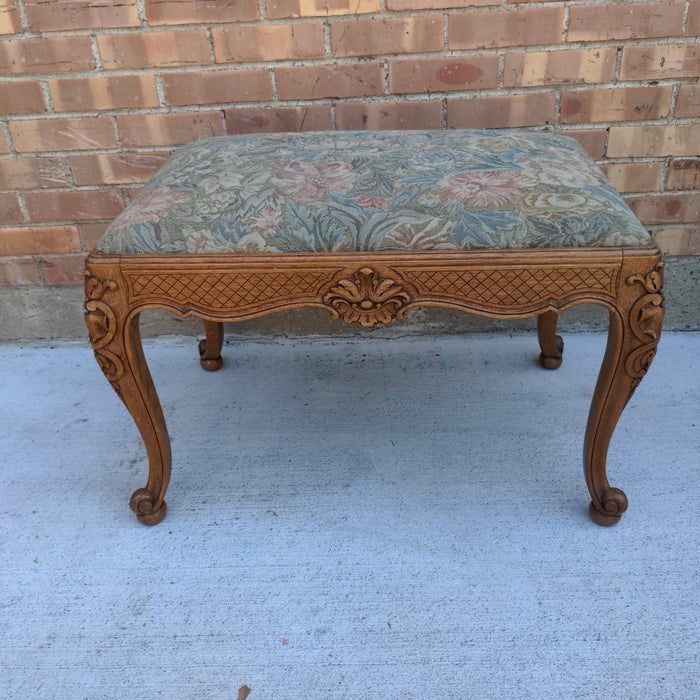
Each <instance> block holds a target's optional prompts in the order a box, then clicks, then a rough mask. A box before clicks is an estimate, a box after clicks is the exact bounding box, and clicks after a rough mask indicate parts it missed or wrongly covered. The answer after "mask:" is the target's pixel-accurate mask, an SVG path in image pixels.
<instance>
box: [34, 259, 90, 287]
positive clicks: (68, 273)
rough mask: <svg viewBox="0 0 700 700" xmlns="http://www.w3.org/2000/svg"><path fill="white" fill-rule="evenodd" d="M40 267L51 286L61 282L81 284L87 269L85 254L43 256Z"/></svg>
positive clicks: (45, 280) (45, 279)
mask: <svg viewBox="0 0 700 700" xmlns="http://www.w3.org/2000/svg"><path fill="white" fill-rule="evenodd" d="M39 267H40V268H41V272H42V274H43V275H44V282H45V283H46V284H47V285H49V286H54V285H59V284H79V283H81V282H82V281H83V279H84V278H83V270H84V269H85V256H84V255H67V256H64V257H61V258H43V259H42V260H40V261H39Z"/></svg>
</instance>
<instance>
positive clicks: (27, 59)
mask: <svg viewBox="0 0 700 700" xmlns="http://www.w3.org/2000/svg"><path fill="white" fill-rule="evenodd" d="M94 67H95V58H94V57H93V55H92V46H91V44H90V37H88V36H71V37H52V38H50V39H10V40H8V41H3V42H0V73H54V72H58V71H76V70H92V69H93V68H94Z"/></svg>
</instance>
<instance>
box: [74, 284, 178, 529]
mask: <svg viewBox="0 0 700 700" xmlns="http://www.w3.org/2000/svg"><path fill="white" fill-rule="evenodd" d="M101 272H103V271H101ZM114 272H115V273H116V274H114V275H110V277H111V279H110V278H109V277H108V276H106V275H104V274H100V277H97V276H95V275H94V273H93V272H92V271H88V272H86V300H85V321H86V323H87V326H88V331H89V335H90V343H91V345H92V348H93V350H94V352H95V358H96V359H97V363H98V364H99V366H100V369H101V370H102V372H103V373H104V375H105V376H106V377H107V379H108V380H109V383H110V384H111V385H112V387H113V389H114V390H115V391H116V393H117V395H118V396H119V398H120V399H121V400H122V401H123V403H124V405H125V406H126V407H127V409H128V410H129V413H130V414H131V416H132V418H133V419H134V422H135V423H136V426H137V427H138V429H139V432H140V433H141V437H142V438H143V441H144V443H145V446H146V452H147V454H148V467H149V468H148V482H147V483H146V486H145V488H140V489H137V490H136V491H135V492H134V494H133V495H132V497H131V501H130V505H131V509H132V510H133V511H134V513H136V517H137V518H138V519H139V520H140V521H141V522H142V523H144V524H145V525H155V524H156V523H159V522H160V521H161V520H162V519H163V518H164V517H165V512H166V508H167V506H166V504H165V501H164V500H163V499H164V496H165V491H166V489H167V488H168V482H169V480H170V465H171V456H170V438H169V437H168V430H167V428H166V425H165V418H164V417H163V411H162V408H161V405H160V401H159V400H158V395H157V394H156V390H155V387H154V386H153V379H152V378H151V373H150V372H149V370H148V365H147V364H146V358H145V357H144V354H143V347H142V344H141V333H140V331H139V314H138V313H131V314H130V313H129V309H128V306H127V304H126V301H125V296H124V293H123V290H122V289H120V286H121V283H120V282H117V281H115V280H118V279H119V276H118V272H117V271H114Z"/></svg>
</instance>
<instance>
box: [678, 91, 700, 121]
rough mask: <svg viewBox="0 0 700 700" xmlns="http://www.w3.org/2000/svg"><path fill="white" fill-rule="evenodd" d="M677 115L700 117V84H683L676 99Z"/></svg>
mask: <svg viewBox="0 0 700 700" xmlns="http://www.w3.org/2000/svg"><path fill="white" fill-rule="evenodd" d="M675 116H677V117H700V86H698V85H681V87H680V89H679V90H678V98H677V99H676V112H675Z"/></svg>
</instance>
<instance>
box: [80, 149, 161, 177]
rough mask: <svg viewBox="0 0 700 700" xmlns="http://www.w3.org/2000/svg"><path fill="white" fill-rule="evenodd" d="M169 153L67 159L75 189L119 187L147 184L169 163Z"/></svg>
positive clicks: (88, 156)
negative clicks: (97, 186)
mask: <svg viewBox="0 0 700 700" xmlns="http://www.w3.org/2000/svg"><path fill="white" fill-rule="evenodd" d="M169 155H170V154H169V153H106V154H95V155H84V156H70V157H69V158H68V162H69V163H70V168H71V171H72V173H73V182H75V184H76V185H120V184H133V183H138V182H146V181H147V180H149V179H150V178H151V176H152V175H155V174H156V172H158V170H160V168H161V167H162V166H163V164H164V163H165V161H166V160H168V157H169Z"/></svg>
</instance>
